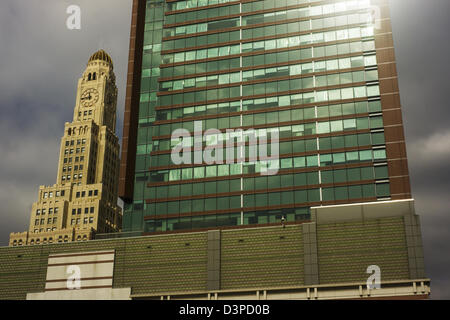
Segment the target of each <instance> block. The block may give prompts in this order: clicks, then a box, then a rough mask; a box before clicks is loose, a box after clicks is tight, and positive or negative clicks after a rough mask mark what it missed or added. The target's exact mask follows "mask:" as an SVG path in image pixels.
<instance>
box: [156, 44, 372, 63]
mask: <svg viewBox="0 0 450 320" xmlns="http://www.w3.org/2000/svg"><path fill="white" fill-rule="evenodd" d="M358 39H359V40H358ZM361 41H362V38H354V39H345V40H336V41H330V42H326V43H316V44H309V45H300V46H295V47H287V48H277V49H270V50H255V51H249V52H243V53H238V54H234V55H228V56H223V57H214V58H204V59H198V60H188V61H180V62H173V63H166V64H161V65H160V66H159V67H160V68H166V67H176V66H180V65H189V64H197V63H203V62H210V61H217V60H225V59H233V58H238V57H249V56H256V55H261V54H270V53H280V52H285V51H293V50H302V49H311V48H315V47H323V46H329V45H339V44H345V43H353V42H361ZM325 44H326V45H325ZM215 47H216V46H215ZM215 47H214V48H215ZM220 47H221V46H219V47H217V48H220ZM377 50H378V49H377ZM189 51H191V50H189ZM192 51H195V50H192ZM182 52H188V51H184V50H183V51H182ZM174 53H178V52H174ZM167 54H172V53H167ZM361 54H364V52H362V53H361ZM324 57H327V56H324ZM324 57H320V58H322V59H323V58H324ZM329 57H332V56H329ZM311 59H319V58H311Z"/></svg>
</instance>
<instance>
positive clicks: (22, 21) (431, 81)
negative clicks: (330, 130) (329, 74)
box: [0, 0, 450, 298]
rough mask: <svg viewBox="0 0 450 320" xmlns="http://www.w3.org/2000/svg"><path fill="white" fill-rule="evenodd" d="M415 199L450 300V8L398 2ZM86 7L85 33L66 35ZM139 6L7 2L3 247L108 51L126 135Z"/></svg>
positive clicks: (0, 52) (2, 55)
mask: <svg viewBox="0 0 450 320" xmlns="http://www.w3.org/2000/svg"><path fill="white" fill-rule="evenodd" d="M390 2H391V15H392V26H393V34H394V41H395V51H396V58H397V69H398V72H399V85H400V94H401V99H402V108H403V119H404V122H405V133H406V143H407V150H408V158H409V168H410V175H411V183H412V192H413V196H414V198H415V199H416V211H417V213H418V214H420V216H421V221H422V233H423V241H424V247H425V258H426V260H425V265H426V270H427V275H428V276H429V277H430V278H431V279H432V291H433V297H435V298H450V290H449V289H447V288H450V276H449V275H448V270H447V269H448V267H449V266H450V255H449V252H450V233H449V231H448V227H449V226H450V212H449V208H450V197H449V194H448V193H449V190H450V179H449V178H450V170H449V169H448V164H449V163H450V127H449V125H448V121H449V119H450V108H449V103H448V99H447V93H448V92H450V85H449V83H450V82H449V81H448V79H447V78H448V75H449V74H450V64H449V63H448V52H450V50H449V49H450V42H449V41H448V32H449V31H450V19H449V16H450V1H448V0H429V1H424V0H390ZM72 4H76V5H79V6H80V7H81V9H82V30H80V31H69V30H67V29H66V27H65V21H66V18H67V14H66V8H67V7H68V6H69V5H72ZM130 20H131V0H114V1H113V0H95V1H89V0H73V1H62V0H2V1H0V152H1V156H0V203H1V206H0V215H1V217H2V224H1V225H0V244H1V245H6V244H7V241H8V238H9V233H10V232H12V231H23V230H26V228H27V227H28V219H29V210H30V208H31V204H32V203H33V202H34V201H36V198H37V191H38V187H39V185H42V184H45V185H49V184H53V183H54V182H55V179H56V170H57V168H56V166H57V161H58V159H57V157H58V152H59V149H58V148H59V141H60V138H61V136H62V132H63V128H64V122H66V121H71V118H72V115H73V107H74V103H75V93H76V85H77V80H78V77H79V76H80V75H81V73H82V71H83V69H84V67H85V65H86V63H87V60H88V58H89V56H90V54H91V53H93V52H94V51H96V50H97V49H99V48H104V49H105V50H107V51H108V52H109V53H110V54H111V56H112V58H113V60H114V66H115V73H116V76H117V80H118V87H119V102H118V121H117V125H118V129H117V133H118V134H119V135H120V136H121V134H122V121H123V120H122V119H123V102H124V92H125V76H126V72H127V70H126V67H127V57H128V44H129V30H130Z"/></svg>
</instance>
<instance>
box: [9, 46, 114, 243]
mask: <svg viewBox="0 0 450 320" xmlns="http://www.w3.org/2000/svg"><path fill="white" fill-rule="evenodd" d="M116 107H117V87H116V77H115V75H114V71H113V63H112V60H111V57H110V56H109V55H108V54H107V53H106V52H105V51H104V50H100V51H97V52H96V53H94V54H93V55H92V56H91V58H90V59H89V62H88V64H87V66H86V69H85V70H84V72H83V74H82V76H81V78H80V79H79V80H78V87H77V96H76V102H75V109H74V115H73V121H72V122H66V124H65V128H64V135H63V137H62V139H61V149H60V155H59V165H58V173H57V178H56V184H55V185H53V186H41V187H40V189H39V199H38V201H37V202H35V203H34V204H33V207H32V210H31V218H30V227H29V231H26V232H22V233H12V234H11V236H10V245H12V246H16V245H27V244H29V245H30V244H42V243H52V242H53V243H54V242H69V241H83V240H89V239H93V237H94V236H95V234H96V233H109V232H117V231H120V229H121V226H122V209H121V208H120V207H119V206H118V205H117V199H118V198H117V194H118V183H119V181H118V180H119V149H120V148H119V139H118V137H117V136H116V134H115V130H116Z"/></svg>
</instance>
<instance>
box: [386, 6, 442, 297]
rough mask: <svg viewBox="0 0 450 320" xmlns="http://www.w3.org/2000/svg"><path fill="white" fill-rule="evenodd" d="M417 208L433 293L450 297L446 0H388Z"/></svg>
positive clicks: (433, 295)
mask: <svg viewBox="0 0 450 320" xmlns="http://www.w3.org/2000/svg"><path fill="white" fill-rule="evenodd" d="M390 2H391V15H392V28H393V35H394V42H395V51H396V58H397V69H398V73H399V85H400V95H401V100H402V110H403V119H404V122H405V133H406V146H407V151H408V160H409V169H410V176H411V184H412V193H413V197H414V198H415V200H416V212H417V213H418V214H419V215H420V216H421V221H422V236H423V243H424V250H425V268H426V272H427V276H428V277H430V278H431V280H432V282H431V289H432V297H433V298H442V299H449V298H450V289H449V288H450V276H449V270H448V268H449V266H450V254H449V253H450V232H449V226H450V212H449V211H450V210H449V208H450V197H449V191H450V170H449V163H450V127H449V124H448V123H449V120H450V108H449V103H448V98H447V94H448V92H450V82H449V81H448V75H449V74H450V63H449V62H448V52H449V50H450V42H449V41H448V39H449V37H448V32H449V31H450V19H449V17H450V1H448V0H430V1H422V0H390Z"/></svg>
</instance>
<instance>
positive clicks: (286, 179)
mask: <svg viewBox="0 0 450 320" xmlns="http://www.w3.org/2000/svg"><path fill="white" fill-rule="evenodd" d="M129 59H130V61H129V74H128V87H127V100H126V112H125V124H124V135H123V137H124V138H123V151H122V163H121V175H120V185H119V190H120V196H121V198H122V199H123V200H124V201H125V208H124V219H123V231H124V232H138V233H140V232H143V233H144V234H153V233H159V232H173V231H188V230H201V229H209V228H219V227H220V228H222V227H242V226H250V225H252V226H254V225H271V224H280V223H287V224H289V223H301V222H305V221H309V220H310V208H311V207H314V206H321V205H334V204H347V203H363V202H374V201H379V200H397V199H409V198H411V192H410V184H409V174H408V166H407V160H406V148H405V141H404V134H403V125H402V116H401V110H400V99H399V92H398V84H397V73H396V67H395V57H394V49H393V41H392V31H391V25H390V18H389V8H388V1H387V0H353V1H345V0H334V1H316V0H309V1H308V0H265V1H252V0H240V1H233V0H188V1H170V0H166V1H160V0H147V1H145V0H134V4H133V19H132V29H131V42H130V58H129ZM180 128H182V129H186V130H187V131H189V132H190V135H191V136H192V137H193V136H194V134H195V133H199V132H198V131H199V130H200V131H202V132H201V133H204V132H205V131H206V130H209V129H217V130H220V133H217V131H216V134H215V135H213V136H212V138H205V139H204V141H203V146H202V148H203V149H204V148H207V147H208V146H210V145H211V144H215V143H218V142H220V141H225V140H227V138H229V133H228V134H227V129H242V130H249V129H253V130H254V132H255V134H256V136H257V137H269V136H270V135H272V134H275V133H276V134H277V135H278V137H279V159H277V160H271V162H270V163H269V162H268V161H264V159H263V160H262V161H254V159H250V157H249V156H250V154H251V151H250V149H251V148H250V146H249V143H248V142H247V143H245V147H244V149H242V150H243V153H244V159H241V160H242V161H236V162H235V163H220V164H207V163H205V162H202V163H195V161H191V162H192V164H181V165H177V164H174V163H173V161H172V158H171V153H172V150H173V148H174V147H176V146H177V145H178V144H179V143H180V141H181V140H180V139H173V138H172V133H173V132H174V131H175V130H176V129H180ZM199 128H200V129H199ZM194 131H195V133H194ZM201 133H200V134H201ZM182 140H183V146H184V147H186V148H187V149H186V150H188V149H190V150H194V149H192V147H194V139H193V138H190V139H187V138H183V139H182ZM234 148H235V150H234V154H235V156H236V158H239V152H240V150H241V149H240V144H238V143H236V144H235V145H234ZM186 152H188V151H186ZM241 156H242V154H241ZM188 157H189V158H190V159H192V158H193V157H194V156H193V153H192V152H191V153H189V154H188ZM275 162H276V163H275ZM268 165H275V166H276V167H277V168H278V172H277V174H276V175H266V174H265V170H266V168H267V166H268Z"/></svg>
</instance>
